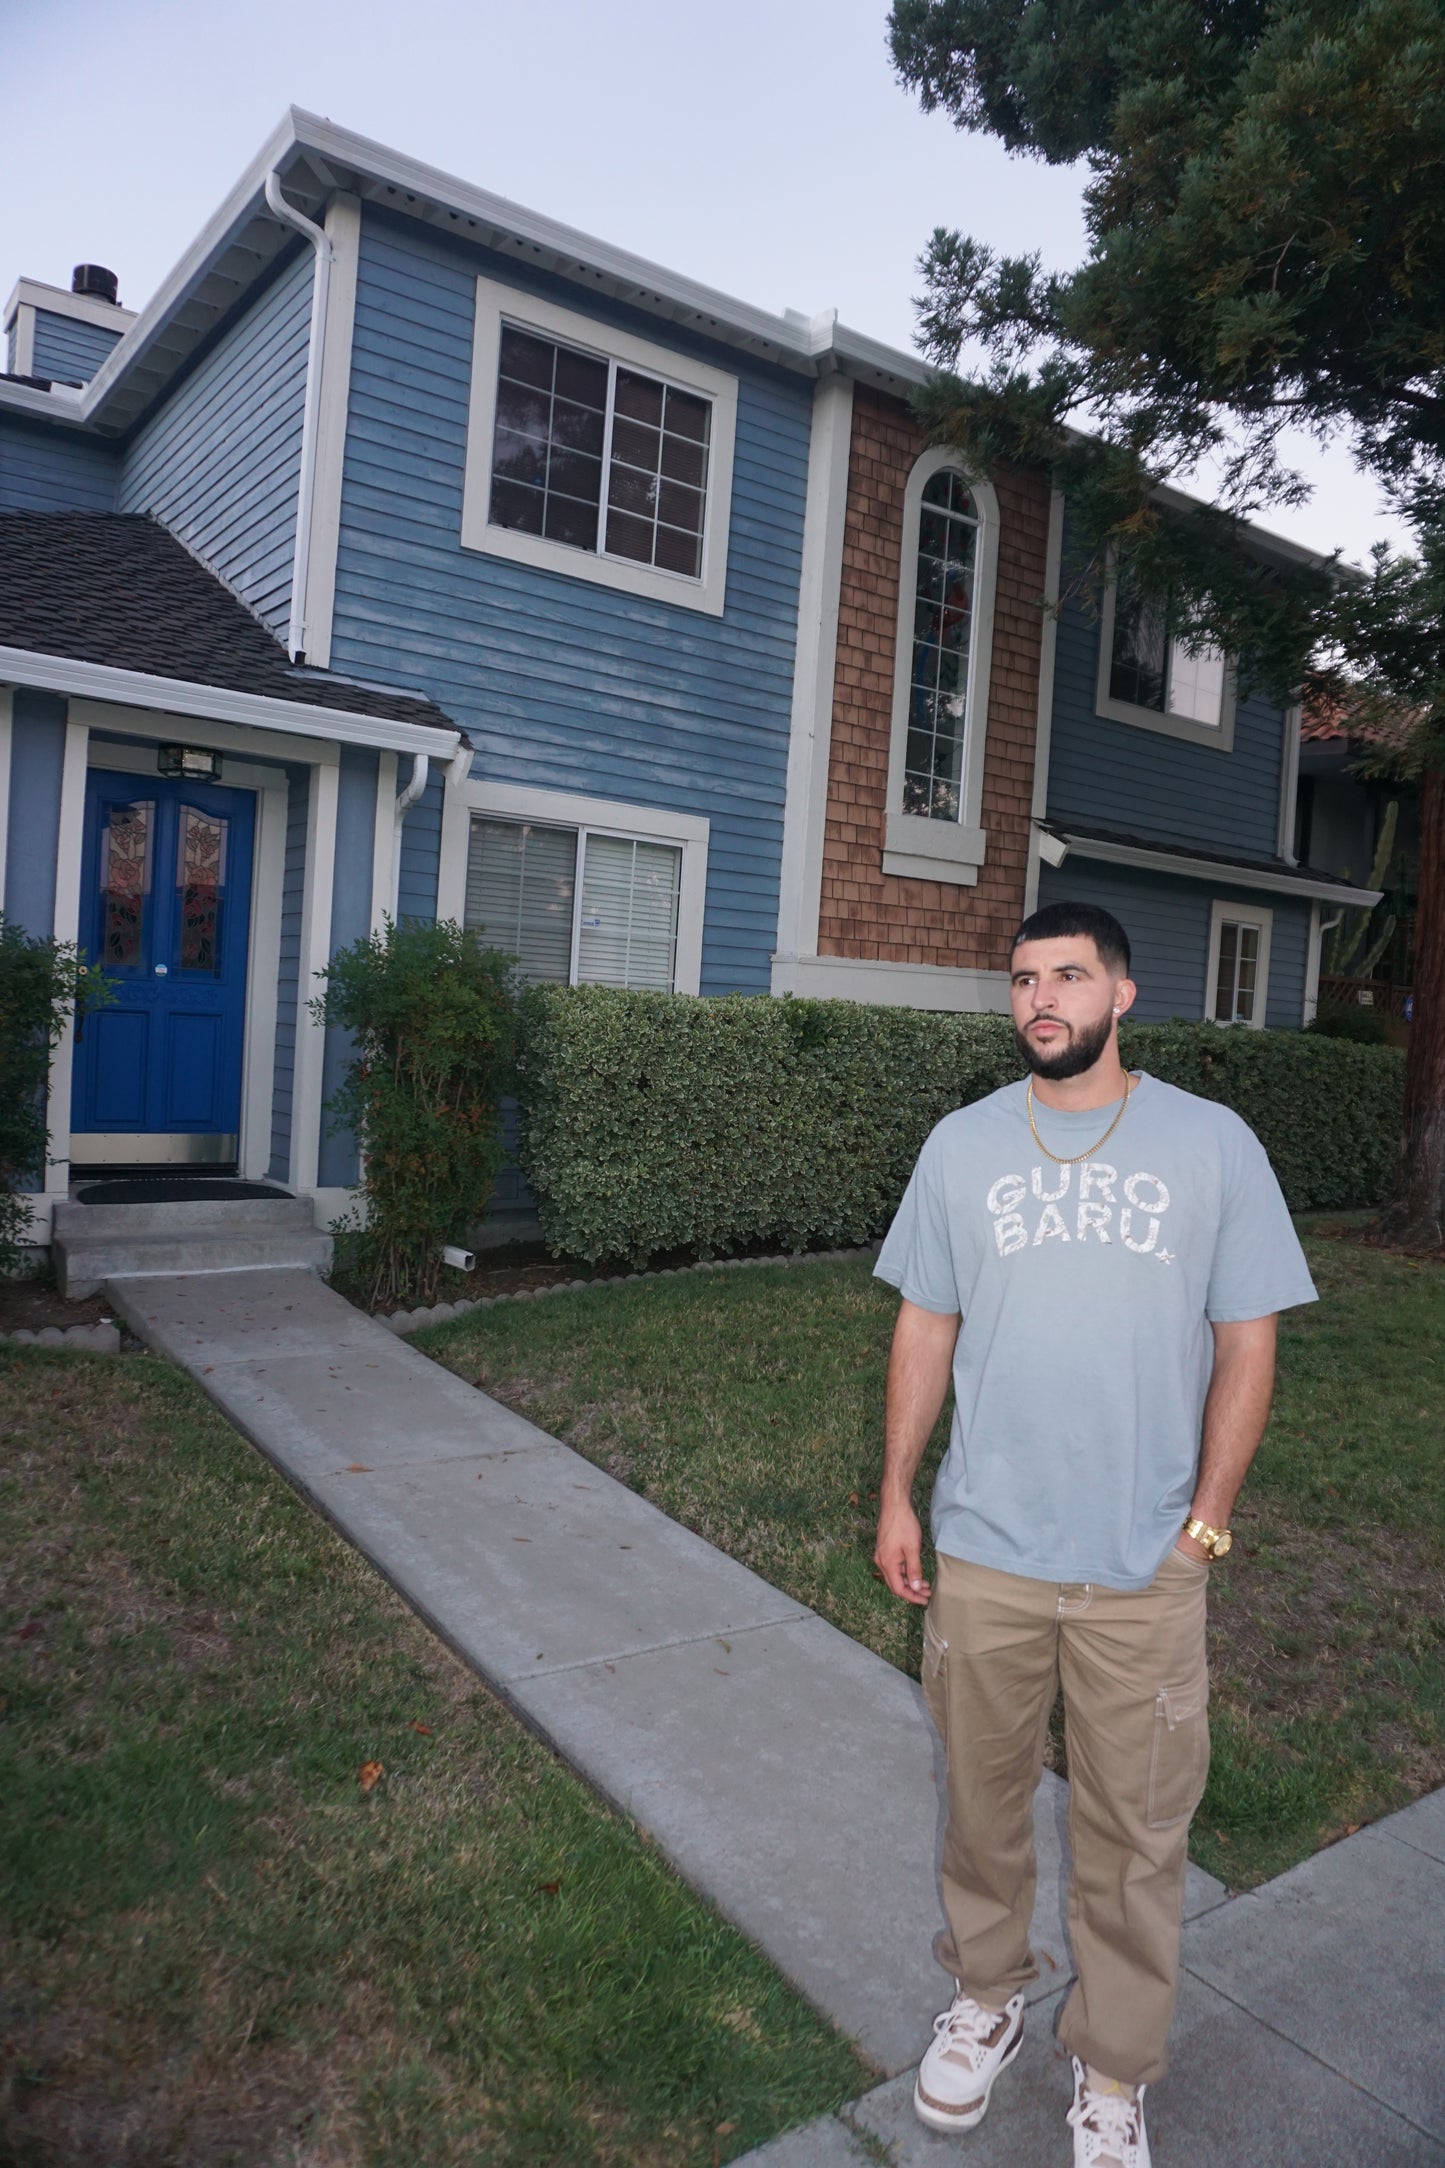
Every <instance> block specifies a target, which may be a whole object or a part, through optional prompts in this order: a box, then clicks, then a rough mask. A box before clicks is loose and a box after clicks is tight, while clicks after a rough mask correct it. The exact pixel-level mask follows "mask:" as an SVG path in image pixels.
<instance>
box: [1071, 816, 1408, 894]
mask: <svg viewBox="0 0 1445 2168" xmlns="http://www.w3.org/2000/svg"><path fill="white" fill-rule="evenodd" d="M1053 826H1054V827H1055V828H1056V829H1057V831H1058V834H1059V836H1060V837H1061V839H1062V840H1063V841H1064V842H1065V843H1067V844H1068V846H1069V849H1070V851H1071V852H1072V853H1073V855H1074V857H1076V858H1090V859H1098V860H1099V861H1100V862H1101V863H1102V864H1104V865H1106V866H1141V867H1143V868H1145V869H1146V870H1147V871H1148V872H1150V873H1177V874H1180V875H1182V876H1183V878H1184V879H1186V880H1190V881H1212V882H1213V884H1214V886H1215V887H1216V888H1259V889H1263V890H1265V891H1266V892H1267V893H1271V894H1274V895H1279V896H1304V897H1307V898H1314V899H1316V900H1317V901H1319V902H1320V903H1338V904H1340V905H1342V906H1344V907H1346V908H1353V907H1355V906H1359V907H1360V908H1362V909H1369V910H1373V908H1374V906H1375V905H1376V904H1377V903H1378V902H1379V900H1380V897H1381V895H1382V894H1383V893H1384V891H1383V890H1382V889H1378V888H1344V887H1342V886H1341V885H1340V883H1339V882H1338V881H1315V880H1311V878H1310V876H1309V875H1308V874H1307V873H1275V872H1274V871H1273V870H1272V869H1271V868H1269V867H1266V866H1238V865H1221V864H1220V862H1219V861H1218V859H1214V858H1191V857H1190V856H1189V854H1188V852H1187V851H1170V850H1164V849H1160V850H1157V851H1156V850H1148V849H1145V848H1144V847H1143V846H1142V845H1138V844H1133V843H1104V842H1100V841H1099V839H1098V838H1097V837H1094V836H1076V835H1071V834H1070V833H1069V827H1068V823H1067V822H1066V821H1062V820H1057V821H1055V822H1054V823H1053Z"/></svg>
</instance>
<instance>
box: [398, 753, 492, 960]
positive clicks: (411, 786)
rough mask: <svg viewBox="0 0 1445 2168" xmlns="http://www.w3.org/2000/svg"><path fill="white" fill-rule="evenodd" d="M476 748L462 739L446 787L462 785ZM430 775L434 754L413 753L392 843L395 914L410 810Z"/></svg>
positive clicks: (449, 768)
mask: <svg viewBox="0 0 1445 2168" xmlns="http://www.w3.org/2000/svg"><path fill="white" fill-rule="evenodd" d="M472 750H473V749H472V747H471V745H470V744H469V743H468V741H467V740H466V739H465V738H462V739H460V740H459V742H458V744H457V749H456V751H455V752H454V753H453V754H452V757H451V759H450V760H449V761H448V762H447V780H446V787H447V788H448V789H449V790H455V789H460V787H461V785H462V784H463V783H465V781H466V779H467V777H468V775H469V774H470V773H471V767H472ZM430 779H431V758H430V756H429V755H428V754H426V753H416V754H413V756H412V763H411V775H410V777H409V779H408V781H407V784H406V787H405V789H404V790H399V791H398V792H397V794H396V807H395V823H396V825H395V840H394V842H393V845H392V855H391V909H392V917H393V918H395V916H396V904H397V896H398V893H399V891H400V888H401V832H402V829H403V828H404V827H405V826H406V816H407V814H408V813H409V812H410V811H411V809H412V807H413V806H414V805H415V804H416V802H417V800H418V798H420V797H421V795H422V793H423V792H424V791H425V789H426V787H427V784H428V782H429V781H430Z"/></svg>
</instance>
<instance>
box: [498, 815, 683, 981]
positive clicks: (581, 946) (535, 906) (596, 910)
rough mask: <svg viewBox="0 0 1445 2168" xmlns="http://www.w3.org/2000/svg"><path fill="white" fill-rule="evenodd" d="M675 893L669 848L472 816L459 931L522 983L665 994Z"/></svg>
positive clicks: (671, 967) (672, 956)
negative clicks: (503, 957) (497, 952)
mask: <svg viewBox="0 0 1445 2168" xmlns="http://www.w3.org/2000/svg"><path fill="white" fill-rule="evenodd" d="M579 864H580V870H581V881H580V887H581V893H580V895H579V894H578V892H577V891H578V871H579ZM681 888H682V852H681V850H680V849H679V848H678V847H677V846H676V845H675V844H668V843H648V842H643V841H640V840H638V839H635V838H633V837H630V836H614V835H601V834H597V833H594V832H593V831H590V830H588V829H585V828H584V829H577V828H550V827H544V826H542V825H541V824H539V823H537V822H534V821H509V820H491V819H488V818H487V817H486V816H485V815H483V814H474V815H473V816H472V825H471V836H470V841H469V846H468V851H467V898H466V915H465V924H466V926H467V929H468V931H469V932H472V933H475V934H476V936H477V938H478V940H479V941H480V942H481V943H482V945H483V947H485V948H496V949H501V950H503V951H504V952H505V953H506V954H507V955H509V956H515V957H516V959H517V963H518V967H519V969H520V971H521V973H522V976H523V978H525V979H527V980H529V981H530V980H535V979H555V980H558V981H560V982H561V983H563V984H564V985H565V984H569V983H570V984H573V985H591V986H621V987H629V988H633V989H639V990H645V991H652V992H659V993H671V991H672V988H673V983H674V979H675V975H676V965H677V919H678V904H679V898H680V894H681Z"/></svg>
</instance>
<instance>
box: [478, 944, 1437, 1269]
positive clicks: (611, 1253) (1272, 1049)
mask: <svg viewBox="0 0 1445 2168" xmlns="http://www.w3.org/2000/svg"><path fill="white" fill-rule="evenodd" d="M1120 1039H1121V1045H1122V1047H1123V1050H1124V1054H1125V1058H1126V1060H1127V1061H1128V1062H1129V1063H1130V1065H1131V1066H1133V1067H1135V1068H1143V1069H1147V1070H1148V1071H1149V1072H1150V1074H1151V1075H1154V1076H1157V1077H1160V1078H1162V1079H1164V1080H1165V1081H1167V1082H1169V1083H1171V1084H1177V1085H1180V1086H1181V1087H1182V1088H1183V1089H1184V1090H1186V1091H1192V1092H1198V1093H1199V1094H1201V1095H1202V1096H1203V1097H1205V1098H1209V1099H1217V1100H1221V1101H1223V1102H1224V1103H1225V1104H1226V1105H1228V1106H1232V1107H1234V1108H1235V1109H1236V1111H1237V1112H1238V1113H1240V1114H1241V1115H1242V1116H1243V1117H1244V1119H1245V1120H1246V1121H1247V1122H1248V1123H1249V1124H1250V1126H1251V1128H1253V1129H1254V1130H1255V1131H1256V1132H1257V1134H1258V1135H1259V1137H1260V1139H1261V1141H1262V1143H1263V1144H1264V1145H1265V1148H1266V1149H1267V1151H1268V1152H1269V1155H1270V1158H1271V1159H1272V1161H1273V1163H1274V1166H1275V1170H1276V1172H1277V1173H1278V1175H1279V1178H1280V1182H1281V1184H1282V1186H1283V1188H1284V1192H1285V1195H1286V1196H1287V1197H1288V1199H1289V1201H1290V1204H1291V1205H1292V1206H1293V1207H1294V1208H1295V1209H1296V1210H1304V1209H1307V1208H1310V1207H1318V1206H1344V1205H1356V1204H1373V1203H1376V1202H1379V1201H1381V1200H1382V1199H1383V1198H1384V1197H1385V1196H1386V1195H1387V1194H1388V1190H1389V1185H1390V1180H1391V1176H1392V1174H1393V1171H1394V1166H1395V1157H1396V1150H1397V1144H1398V1136H1399V1123H1400V1105H1401V1092H1402V1081H1403V1057H1402V1056H1401V1055H1400V1054H1399V1053H1398V1052H1397V1051H1396V1050H1394V1049H1393V1048H1384V1047H1380V1048H1376V1047H1359V1046H1351V1045H1348V1044H1346V1043H1345V1042H1343V1041H1340V1040H1330V1039H1325V1038H1308V1037H1305V1036H1304V1035H1303V1034H1301V1033H1298V1032H1265V1031H1245V1030H1238V1029H1236V1030H1233V1031H1229V1030H1224V1029H1222V1028H1221V1027H1219V1026H1217V1025H1213V1024H1189V1023H1168V1024H1134V1025H1126V1026H1125V1027H1124V1029H1123V1030H1122V1032H1121V1034H1120ZM521 1047H522V1052H521V1056H520V1060H519V1065H518V1068H519V1085H518V1093H519V1098H520V1100H521V1108H522V1131H521V1159H522V1165H523V1168H524V1170H525V1172H526V1174H527V1177H528V1179H529V1181H530V1182H531V1185H532V1188H533V1191H534V1192H535V1194H536V1197H537V1203H538V1210H539V1213H540V1216H541V1221H542V1226H543V1230H544V1232H545V1234H546V1237H547V1240H548V1242H549V1244H550V1245H551V1247H552V1248H553V1249H554V1250H556V1251H559V1252H563V1253H565V1254H567V1255H569V1256H573V1257H581V1258H588V1259H594V1260H595V1259H598V1258H604V1257H606V1258H629V1259H631V1260H633V1261H634V1262H637V1263H641V1262H643V1261H644V1260H645V1259H646V1258H648V1257H649V1256H652V1255H654V1254H656V1253H658V1252H662V1251H670V1250H689V1251H693V1252H695V1253H696V1254H698V1255H701V1256H704V1257H706V1256H711V1255H717V1254H719V1253H722V1252H726V1251H731V1250H736V1249H743V1248H747V1247H748V1246H750V1245H751V1244H754V1243H764V1242H765V1243H768V1244H770V1245H772V1246H775V1247H778V1248H782V1249H804V1248H807V1247H808V1246H809V1245H810V1244H816V1243H827V1242H849V1243H855V1242H863V1241H867V1240H868V1239H870V1238H871V1237H872V1236H874V1235H877V1234H880V1233H881V1232H882V1231H883V1230H884V1229H885V1228H886V1227H887V1225H888V1222H889V1220H890V1218H891V1217H892V1214H893V1212H894V1210H895V1208H896V1206H897V1203H898V1199H899V1197H900V1196H901V1195H902V1192H903V1187H904V1184H905V1183H906V1181H907V1179H908V1175H909V1172H910V1170H911V1169H912V1166H913V1162H914V1159H915V1157H916V1156H917V1153H918V1148H919V1146H920V1145H921V1144H922V1142H923V1139H924V1138H925V1137H926V1136H927V1134H928V1131H929V1130H930V1129H931V1128H932V1126H933V1124H934V1123H935V1122H936V1121H938V1120H939V1119H940V1118H941V1117H942V1116H943V1115H944V1114H946V1113H948V1112H949V1110H950V1109H951V1108H953V1107H956V1106H960V1105H963V1104H965V1103H966V1102H968V1101H969V1100H973V1099H979V1098H982V1097H983V1096H984V1095H985V1094H987V1093H988V1092H991V1091H995V1090H997V1089H998V1087H999V1086H1000V1085H1002V1084H1007V1083H1009V1082H1011V1081H1012V1080H1013V1079H1014V1078H1016V1077H1017V1076H1018V1075H1019V1074H1020V1073H1021V1064H1020V1062H1019V1059H1018V1055H1017V1053H1016V1052H1015V1049H1014V1043H1013V1033H1012V1029H1011V1027H1010V1023H1009V1019H1008V1018H1007V1017H1005V1016H940V1015H936V1014H931V1013H926V1012H923V1011H919V1010H913V1009H893V1008H875V1007H865V1006H863V1005H862V1004H859V1003H856V1002H849V1001H800V1000H782V1001H778V1000H774V999H772V998H770V997H768V996H760V997H756V998H753V997H748V998H744V997H742V996H736V995H735V996H731V997H729V998H728V999H726V1000H697V999H695V998H692V997H689V996H686V995H667V994H626V993H617V992H614V991H612V990H610V989H607V988H603V987H595V986H582V987H573V988H567V987H559V986H538V987H533V988H532V989H531V990H530V992H529V993H528V994H527V995H526V996H525V997H524V1001H523V1008H522V1039H521Z"/></svg>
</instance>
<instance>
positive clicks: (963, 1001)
mask: <svg viewBox="0 0 1445 2168" xmlns="http://www.w3.org/2000/svg"><path fill="white" fill-rule="evenodd" d="M772 990H773V992H774V993H775V994H799V995H804V994H806V995H810V996H812V997H813V998H814V999H815V1000H822V1001H867V1002H875V1003H878V1004H881V1005H882V1006H883V1007H886V1008H890V1009H934V1010H939V1011H942V1012H947V1013H949V1014H954V1015H956V1014H968V1015H977V1014H982V1013H989V1014H1006V1013H1007V1012H1008V1008H1009V975H1008V973H1007V972H1006V971H971V970H957V971H954V970H950V969H949V968H948V967H947V966H946V965H942V964H890V963H879V962H867V961H859V960H858V959H856V958H854V957H852V956H775V957H774V958H773V980H772Z"/></svg>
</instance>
